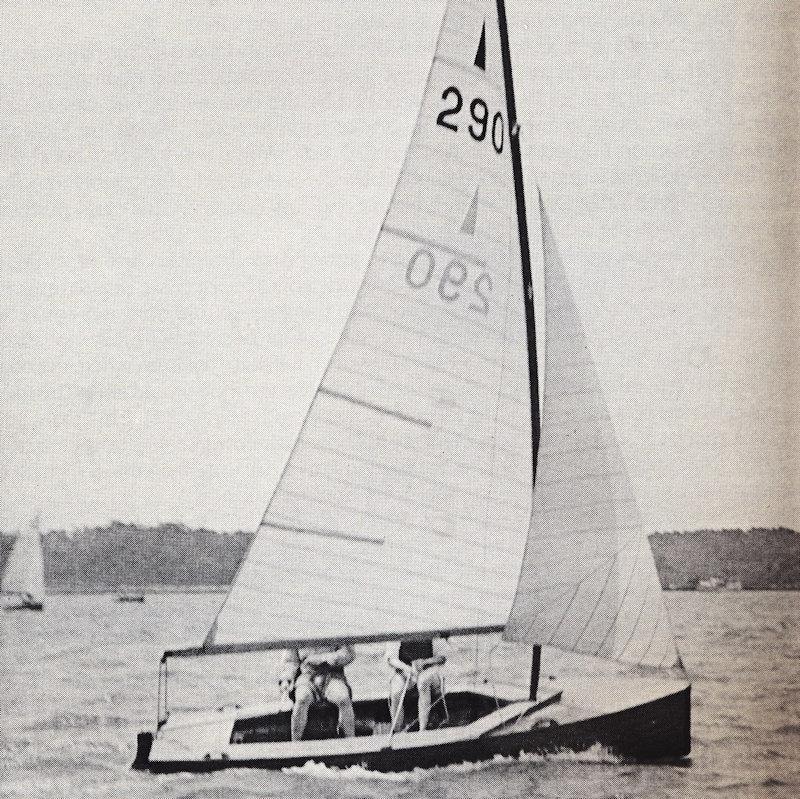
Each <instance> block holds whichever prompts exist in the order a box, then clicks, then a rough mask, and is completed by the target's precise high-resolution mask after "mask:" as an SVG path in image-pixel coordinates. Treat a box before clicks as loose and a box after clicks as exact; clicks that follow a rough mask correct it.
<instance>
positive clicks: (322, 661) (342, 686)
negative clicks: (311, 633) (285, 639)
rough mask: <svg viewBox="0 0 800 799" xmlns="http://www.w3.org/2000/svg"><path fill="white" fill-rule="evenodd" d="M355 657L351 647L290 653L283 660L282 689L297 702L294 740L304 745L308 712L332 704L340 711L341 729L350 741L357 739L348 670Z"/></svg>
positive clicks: (294, 715)
mask: <svg viewBox="0 0 800 799" xmlns="http://www.w3.org/2000/svg"><path fill="white" fill-rule="evenodd" d="M354 657H355V652H354V651H353V647H351V646H349V645H348V644H342V645H341V646H340V645H337V644H331V645H329V646H316V647H305V648H301V649H288V650H287V651H286V653H285V654H284V656H283V666H282V668H281V674H280V678H279V680H278V687H279V688H280V690H281V693H283V694H286V695H287V696H288V697H289V698H290V699H292V700H293V702H294V705H293V707H292V740H293V741H300V740H302V738H303V733H304V732H305V729H306V721H307V720H308V710H309V708H310V707H311V705H312V704H314V703H315V702H323V701H326V700H327V701H328V702H331V703H332V704H334V705H336V707H337V709H338V711H339V727H340V728H341V730H342V732H343V733H344V735H345V736H347V737H352V736H353V735H355V726H356V725H355V715H354V713H353V694H352V691H351V690H350V685H349V684H348V682H347V678H346V677H345V676H344V667H345V666H348V665H350V663H352V662H353V658H354Z"/></svg>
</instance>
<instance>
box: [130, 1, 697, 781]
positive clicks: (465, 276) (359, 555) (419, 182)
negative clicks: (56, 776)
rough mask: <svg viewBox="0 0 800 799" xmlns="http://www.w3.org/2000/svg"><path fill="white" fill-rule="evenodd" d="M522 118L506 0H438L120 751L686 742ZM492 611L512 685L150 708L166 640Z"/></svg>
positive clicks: (188, 753)
mask: <svg viewBox="0 0 800 799" xmlns="http://www.w3.org/2000/svg"><path fill="white" fill-rule="evenodd" d="M519 133H520V131H519V126H518V124H517V117H516V110H515V101H514V90H513V81H512V71H511V56H510V52H509V43H508V30H507V22H506V14H505V7H504V2H503V0H496V2H495V0H450V1H449V2H448V4H447V7H446V10H445V16H444V20H443V23H442V27H441V31H440V34H439V38H438V41H437V45H436V51H435V55H434V58H433V63H432V66H431V69H430V73H429V76H428V80H427V84H426V87H425V90H424V98H423V101H422V107H421V110H420V113H419V117H418V119H417V123H416V127H415V129H414V132H413V136H412V139H411V143H410V146H409V149H408V152H407V154H406V158H405V162H404V164H403V167H402V170H401V173H400V177H399V180H398V182H397V185H396V188H395V191H394V194H393V196H392V199H391V202H390V205H389V208H388V211H387V214H386V217H385V220H384V222H383V224H382V226H381V229H380V232H379V234H378V237H377V241H376V244H375V247H374V250H373V254H372V257H371V259H370V262H369V265H368V267H367V270H366V275H365V277H364V280H363V283H362V285H361V287H360V289H359V291H358V294H357V297H356V299H355V303H354V306H353V308H352V311H351V313H350V316H349V317H348V320H347V322H346V325H345V328H344V331H343V333H342V336H341V339H340V340H339V342H338V344H337V346H336V349H335V351H334V354H333V356H332V358H331V361H330V363H329V365H328V368H327V370H326V372H325V374H324V376H323V379H322V381H321V383H320V385H319V387H318V389H317V391H316V393H315V395H314V398H313V400H312V403H311V406H310V409H309V411H308V414H307V416H306V418H305V420H304V422H303V425H302V428H301V430H300V432H299V435H298V437H297V440H296V442H295V445H294V448H293V450H292V452H291V454H290V457H289V459H288V462H287V464H286V466H285V469H284V471H283V473H282V475H281V477H280V480H279V481H278V484H277V487H276V489H275V491H274V494H273V495H272V498H271V500H270V502H269V505H268V507H267V510H266V512H265V514H264V517H263V520H262V522H261V525H260V527H259V529H258V532H257V535H256V536H255V538H254V540H253V542H252V545H251V547H250V549H249V551H248V553H247V555H246V557H245V558H244V560H243V562H242V564H241V565H240V568H239V570H238V572H237V574H236V576H235V578H234V581H233V583H232V585H231V588H230V591H229V593H228V594H227V596H226V598H225V600H224V602H223V604H222V607H221V609H220V610H219V612H218V614H217V616H216V618H215V619H214V621H213V623H212V624H211V627H210V630H209V632H208V635H207V636H206V638H205V640H204V642H203V643H202V645H200V646H196V647H189V648H184V649H175V650H170V651H167V652H165V653H164V655H163V657H162V660H161V668H160V670H159V691H158V694H159V695H158V708H159V710H158V719H157V724H156V729H155V731H154V732H143V733H140V734H139V737H138V747H137V755H136V760H135V762H134V766H135V767H137V768H143V769H150V770H152V771H155V772H169V771H183V770H193V771H202V770H213V769H220V768H229V767H233V766H246V767H260V768H282V767H287V766H295V765H300V764H303V763H305V762H307V761H316V762H321V763H325V764H328V765H331V766H340V767H345V766H351V765H362V766H365V767H367V768H370V769H377V770H385V771H392V770H406V769H410V768H414V767H419V766H421V767H428V766H435V765H443V764H448V763H454V762H461V761H476V760H481V759H486V758H493V757H495V756H498V755H505V756H509V755H510V756H516V755H519V753H520V752H554V751H558V750H562V749H569V750H574V751H584V750H585V749H586V748H588V747H591V746H592V745H594V744H600V745H601V746H603V747H606V748H607V749H608V750H609V751H610V752H611V753H612V754H614V755H617V756H619V757H623V758H635V759H642V760H653V759H663V758H669V759H671V758H682V757H685V756H686V755H687V754H688V753H689V751H690V691H691V687H690V685H689V683H688V680H687V679H686V675H685V672H684V671H683V667H682V664H681V661H680V657H679V655H678V652H677V650H676V646H675V641H674V637H673V635H672V632H671V628H670V623H669V619H668V615H667V612H666V610H665V607H664V603H663V599H662V593H661V586H660V584H659V581H658V576H657V574H656V571H655V566H654V562H653V557H652V553H651V551H650V548H649V543H648V541H647V539H646V537H645V536H644V535H643V532H642V529H641V525H640V523H639V520H638V514H637V510H636V505H635V501H634V497H633V494H632V491H631V487H630V483H629V480H628V477H627V474H626V472H625V468H624V464H623V460H622V455H621V452H620V449H619V446H618V444H617V442H616V439H615V437H614V434H613V427H612V423H611V419H610V417H609V414H608V411H607V409H606V406H605V403H604V401H603V398H602V394H601V391H600V384H599V381H598V377H597V372H596V370H595V367H594V365H593V363H592V360H591V358H590V355H589V350H588V346H587V342H586V339H585V336H584V332H583V328H582V325H581V321H580V318H579V315H578V312H577V308H576V305H575V302H574V300H573V298H572V295H571V292H570V289H569V286H568V284H567V281H566V277H565V273H564V270H563V267H562V265H561V262H560V259H559V256H558V252H557V248H556V244H555V240H554V236H553V232H552V229H551V226H550V222H549V219H548V216H547V213H546V211H545V207H544V202H543V200H542V197H541V193H540V194H539V197H538V202H537V203H535V204H534V205H535V207H534V208H533V209H532V210H533V214H532V218H537V217H538V219H537V222H536V225H535V227H534V226H533V225H532V226H531V229H532V230H534V231H535V233H534V235H533V237H530V238H529V232H528V212H527V209H526V202H525V190H524V181H523V174H522V162H521V155H520V141H519ZM532 260H534V261H535V262H536V264H537V265H541V267H542V269H543V273H544V293H545V297H544V300H545V302H544V304H545V308H546V310H545V314H544V316H545V318H544V327H545V340H546V345H545V358H544V369H542V370H541V373H542V377H543V380H542V381H540V379H539V375H540V369H539V366H540V364H539V359H537V346H536V325H535V322H536V319H535V313H534V296H533V295H534V290H533V286H534V283H533V279H532ZM540 382H541V383H543V387H542V388H543V390H542V392H541V394H542V396H541V401H540V395H539V394H540V391H539V389H540ZM540 405H541V414H540ZM498 635H502V638H503V639H504V641H505V642H506V644H504V645H507V646H510V647H511V648H512V650H513V651H514V652H516V653H517V657H518V658H519V659H520V662H523V666H524V670H525V672H526V674H530V682H529V684H528V685H526V686H524V688H523V689H521V690H520V689H517V690H516V692H514V691H513V690H512V689H511V688H508V687H506V686H503V685H502V684H501V683H502V679H501V678H502V675H499V676H497V675H494V676H492V677H491V678H488V677H486V676H485V675H486V672H485V671H483V672H481V670H480V669H477V670H476V677H475V679H474V680H473V681H472V682H471V683H466V684H463V685H461V684H454V685H452V686H450V685H448V686H447V687H446V690H445V699H446V705H447V707H446V710H447V713H446V717H445V718H444V719H443V720H442V721H441V723H439V724H437V725H434V728H431V729H426V730H423V731H419V730H415V729H414V728H413V726H411V727H403V729H397V728H396V725H395V724H394V720H393V719H391V718H390V711H389V707H388V703H387V693H386V692H385V691H384V692H382V693H381V692H377V693H374V694H367V693H360V692H359V688H358V686H355V699H354V708H355V716H356V735H355V737H340V736H339V735H338V733H337V727H336V719H335V717H333V716H332V713H333V708H331V707H325V706H324V705H323V706H320V707H318V708H314V709H313V710H314V713H312V715H311V716H310V718H309V723H308V726H307V728H306V733H305V736H304V739H303V740H299V741H292V740H290V727H289V718H290V711H291V707H290V706H288V707H287V703H286V702H282V701H276V702H267V703H265V704H261V705H253V706H246V707H239V706H226V707H222V708H218V709H212V710H208V711H200V710H197V711H178V710H174V711H173V710H170V709H169V708H168V707H167V700H166V696H167V681H168V677H169V673H168V669H169V664H170V663H172V662H173V661H174V660H175V659H179V658H196V657H210V656H222V655H225V654H232V653H244V652H258V651H263V652H266V651H270V650H282V649H287V648H297V647H302V646H316V645H321V644H330V643H333V642H337V643H344V642H347V643H349V644H352V645H355V646H356V649H357V651H358V648H359V646H361V647H363V646H364V645H367V644H376V643H378V642H385V641H392V640H406V641H409V640H423V639H428V638H432V637H436V636H442V637H449V638H450V639H452V640H472V638H473V637H474V638H475V640H476V642H477V641H480V640H487V639H490V638H491V636H495V637H496V636H498ZM459 636H466V637H468V638H463V639H461V638H459ZM542 647H554V648H556V649H560V650H562V651H564V652H567V653H577V654H578V655H587V656H591V657H592V658H596V659H600V660H604V661H607V662H608V663H614V664H616V666H619V668H620V669H623V670H627V671H626V673H630V674H632V675H633V679H632V681H629V682H628V683H627V684H628V685H629V686H630V685H633V686H635V688H634V689H631V688H630V687H629V688H626V689H624V690H621V689H620V690H618V689H615V688H613V687H612V681H611V680H610V679H607V678H604V677H598V679H597V681H596V683H595V684H594V685H590V687H589V689H588V690H586V691H584V692H583V694H582V695H581V694H580V692H578V691H577V689H576V686H575V685H573V684H572V683H570V682H568V683H567V684H566V685H564V686H563V687H562V689H561V690H556V689H555V688H549V686H540V685H539V682H540V679H539V671H540V659H541V654H542ZM477 651H478V648H477V644H476V653H477ZM546 651H548V652H549V651H553V650H551V649H547V650H546ZM488 668H491V663H489V666H488ZM479 674H483V675H484V676H483V678H479V677H478V676H477V675H479ZM495 677H497V679H495ZM162 689H163V690H162ZM545 689H546V690H545Z"/></svg>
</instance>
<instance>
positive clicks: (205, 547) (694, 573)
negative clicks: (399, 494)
mask: <svg viewBox="0 0 800 799" xmlns="http://www.w3.org/2000/svg"><path fill="white" fill-rule="evenodd" d="M252 540H253V534H252V533H246V532H242V531H239V532H234V533H217V532H215V531H214V530H207V529H203V528H199V529H193V528H190V527H186V526H185V525H182V524H162V525H159V526H157V527H143V526H139V525H135V524H126V523H122V522H112V523H111V524H110V525H108V526H106V527H92V528H84V529H82V530H76V531H74V532H71V533H67V532H66V531H64V530H52V531H50V532H48V533H45V534H44V535H43V536H42V545H43V550H44V556H45V581H46V585H47V590H48V592H49V593H59V594H62V593H63V594H125V593H128V594H137V593H150V594H155V593H160V594H161V593H163V594H170V593H224V592H226V591H227V589H228V586H229V585H230V583H231V581H232V580H233V578H234V575H235V574H236V570H237V568H238V566H239V563H240V562H241V560H242V558H243V557H244V555H245V553H246V552H247V550H248V549H249V547H250V543H251V542H252ZM649 540H650V545H651V547H652V550H653V556H654V559H655V563H656V568H657V569H658V574H659V578H660V580H661V585H662V588H663V589H664V590H666V591H709V592H719V591H730V592H733V591H739V590H742V591H797V590H800V535H799V534H798V533H796V532H794V531H793V530H790V529H788V528H784V527H777V528H754V529H751V530H692V531H686V532H657V533H653V534H652V535H650V536H649ZM13 544H14V537H13V536H12V535H8V534H5V533H1V532H0V569H2V567H3V566H4V564H5V560H6V558H7V557H8V554H9V552H10V551H11V548H12V546H13Z"/></svg>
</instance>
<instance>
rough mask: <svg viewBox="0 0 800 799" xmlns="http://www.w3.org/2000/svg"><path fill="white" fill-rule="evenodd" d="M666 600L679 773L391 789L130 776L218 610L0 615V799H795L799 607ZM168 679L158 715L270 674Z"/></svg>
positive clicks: (581, 757)
mask: <svg viewBox="0 0 800 799" xmlns="http://www.w3.org/2000/svg"><path fill="white" fill-rule="evenodd" d="M666 598H667V602H668V604H669V607H670V610H671V614H672V618H673V619H674V623H675V627H676V633H677V636H678V643H679V647H680V649H681V653H682V655H683V659H684V663H685V665H686V668H687V671H688V672H689V674H690V676H691V679H692V682H693V685H694V689H693V699H694V703H693V725H692V733H693V752H692V759H691V763H690V765H688V766H685V767H675V766H639V765H630V764H620V763H618V762H615V761H614V759H613V758H611V757H608V756H607V754H606V753H604V752H602V751H590V752H586V753H576V754H566V755H562V756H559V757H558V758H555V759H542V758H529V759H526V760H525V761H523V762H520V761H513V762H498V763H491V764H488V765H482V766H477V767H476V766H454V767H450V768H445V769H436V770H431V771H416V772H412V773H407V774H399V775H388V776H381V775H376V774H370V773H366V772H363V771H361V770H358V769H350V770H347V771H344V772H339V771H335V770H332V769H325V768H319V767H305V768H303V769H299V770H295V771H292V772H288V773H283V772H278V773H273V772H263V771H256V770H232V771H228V772H220V773H216V774H211V775H185V774H178V775H168V776H153V775H150V774H148V773H140V772H135V771H132V770H131V769H130V768H129V766H130V763H131V761H132V759H133V755H134V748H135V744H134V742H135V737H136V733H137V732H139V731H140V730H145V729H152V727H153V722H154V717H155V703H156V675H157V664H158V659H159V657H160V655H161V652H162V651H163V650H164V649H166V648H170V647H174V646H184V645H191V644H193V643H196V642H197V641H198V640H201V639H202V637H203V635H204V633H205V631H206V629H207V627H208V624H209V620H210V618H211V616H212V615H213V613H214V611H215V610H216V608H217V607H218V605H219V603H220V602H221V600H222V595H221V594H172V595H170V594H166V595H158V596H148V597H147V601H146V603H145V604H143V605H138V604H124V603H119V602H115V601H113V597H112V596H102V595H100V596H97V595H96V596H54V597H49V598H48V603H47V606H46V608H45V611H44V612H43V613H4V614H3V616H2V622H1V623H2V638H0V653H1V655H0V657H1V660H0V663H1V664H2V685H3V689H2V698H1V699H0V703H1V704H0V796H2V797H27V798H29V799H33V798H34V797H39V796H41V797H48V799H49V798H50V797H81V798H83V797H86V798H87V799H93V798H94V797H118V798H119V799H122V797H125V798H126V799H127V798H128V797H153V798H155V797H186V798H187V799H188V798H189V797H192V798H193V799H200V798H201V797H208V798H210V797H220V798H222V797H225V798H226V799H227V797H287V798H288V797H315V798H321V797H348V798H352V799H356V797H409V796H415V797H417V796H418V797H424V799H449V798H450V797H471V798H474V799H481V798H482V797H519V796H526V797H553V798H555V797H558V799H570V798H571V797H587V798H588V797H643V798H644V797H647V799H660V798H662V797H663V798H664V799H667V798H669V799H687V798H688V797H705V796H724V797H726V799H733V798H734V797H747V798H748V799H750V798H751V797H792V799H794V797H800V635H798V630H799V629H800V593H791V592H785V593H784V592H741V593H708V594H703V593H668V594H666ZM376 658H377V656H375V657H373V659H372V661H370V659H369V658H362V662H363V663H367V665H369V664H372V665H374V662H373V661H375V660H376ZM176 666H177V670H178V671H180V672H181V673H180V674H178V675H177V676H176V679H175V680H174V681H173V680H171V682H170V691H171V694H170V704H173V703H174V704H177V705H184V706H186V705H192V706H202V705H204V704H208V705H213V704H222V703H225V702H234V701H240V702H241V701H253V700H254V699H261V698H263V697H264V696H267V695H270V694H271V692H272V691H273V686H274V664H272V663H270V662H268V661H265V659H264V657H263V656H245V657H236V658H229V657H218V658H202V659H198V660H194V661H185V662H181V663H180V664H177V663H176ZM354 667H355V664H354ZM362 668H366V666H362ZM357 677H358V673H357V672H356V674H354V675H353V681H354V684H355V680H356V678H357ZM173 683H174V685H173Z"/></svg>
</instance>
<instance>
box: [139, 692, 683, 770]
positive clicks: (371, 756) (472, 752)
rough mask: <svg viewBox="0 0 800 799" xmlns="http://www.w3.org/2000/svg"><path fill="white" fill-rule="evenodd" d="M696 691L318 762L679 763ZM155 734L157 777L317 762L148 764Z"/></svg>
mask: <svg viewBox="0 0 800 799" xmlns="http://www.w3.org/2000/svg"><path fill="white" fill-rule="evenodd" d="M690 697H691V687H688V688H686V689H684V690H682V691H679V692H678V693H676V694H672V695H670V696H665V697H662V698H661V699H656V700H654V701H652V702H647V703H646V704H643V705H637V706H636V707H632V708H628V709H626V710H622V711H619V712H617V713H609V714H607V715H603V716H597V717H595V718H591V719H585V720H583V721H578V722H574V723H572V724H564V725H563V726H551V727H546V728H543V729H538V730H532V731H530V732H524V733H516V734H511V735H497V736H486V737H483V738H477V739H474V740H470V741H459V742H457V743H450V744H439V745H435V746H426V747H420V748H419V749H413V750H408V749H406V750H401V751H398V750H394V749H385V750H383V751H380V752H369V753H365V754H360V755H359V754H349V755H340V756H331V757H324V758H317V759H316V762H320V763H324V764H325V765H327V766H333V767H337V768H347V767H349V766H356V765H359V766H363V767H364V768H367V769H370V770H371V771H384V772H388V771H409V770H410V769H414V768H433V767H434V766H447V765H451V764H453V763H463V762H479V761H482V760H491V759H492V758H493V757H495V756H497V755H502V756H507V757H517V756H519V754H520V753H522V752H527V753H531V754H542V755H546V754H553V753H555V752H561V751H570V752H584V751H586V750H587V749H589V748H590V747H592V746H594V745H596V744H600V745H601V746H603V747H605V748H606V749H608V751H609V752H610V753H611V754H613V755H614V756H616V757H619V758H621V759H623V760H633V761H637V762H652V761H678V760H680V759H681V758H684V757H686V756H687V755H688V754H689V752H690V751H691V734H690V704H691V703H690ZM152 740H153V738H152V733H141V734H140V735H139V747H138V751H137V754H136V761H134V764H133V766H134V768H140V769H149V770H150V771H152V772H156V773H167V772H177V771H219V770H221V769H225V768H233V767H239V768H265V769H281V768H288V767H291V766H302V765H303V764H304V763H307V762H308V761H309V760H310V759H311V758H308V757H296V758H270V759H255V760H203V761H199V760H198V761H181V762H178V761H171V762H168V763H151V762H149V761H148V756H149V753H150V746H151V744H152Z"/></svg>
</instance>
